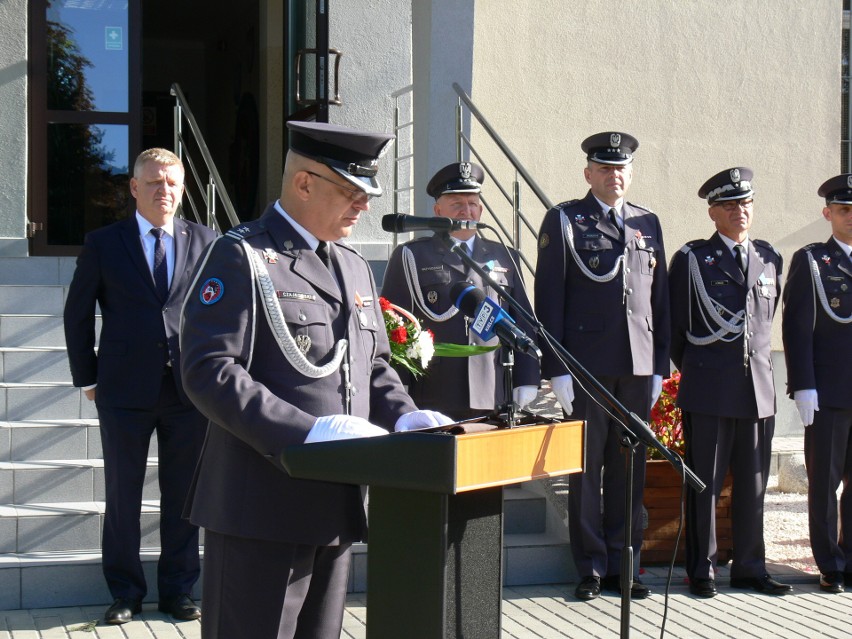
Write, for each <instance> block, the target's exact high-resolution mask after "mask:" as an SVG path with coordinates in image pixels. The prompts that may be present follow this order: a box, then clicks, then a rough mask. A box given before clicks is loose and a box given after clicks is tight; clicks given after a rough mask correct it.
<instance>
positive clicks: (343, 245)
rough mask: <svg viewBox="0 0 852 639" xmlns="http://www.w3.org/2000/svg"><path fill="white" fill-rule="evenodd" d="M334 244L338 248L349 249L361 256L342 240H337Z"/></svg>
mask: <svg viewBox="0 0 852 639" xmlns="http://www.w3.org/2000/svg"><path fill="white" fill-rule="evenodd" d="M334 245H335V246H336V247H337V248H339V249H343V250H346V251H349V252H350V253H354V254H355V255H358V256H359V257H360V256H361V254H360V253H359V252H358V251H357V250H355V247H354V246H352V245H351V244H349V243H348V242H344V241H343V240H337V241H336V242H335V243H334Z"/></svg>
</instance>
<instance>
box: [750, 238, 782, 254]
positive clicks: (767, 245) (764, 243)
mask: <svg viewBox="0 0 852 639" xmlns="http://www.w3.org/2000/svg"><path fill="white" fill-rule="evenodd" d="M752 242H754V243H755V244H757V245H758V246H762V247H763V248H765V249H769V250H770V251H772V252H773V253H775V255H777V256H778V257H781V253H779V252H778V251H777V250H775V247H774V246H772V245H771V244H770V243H769V242H767V241H766V240H752Z"/></svg>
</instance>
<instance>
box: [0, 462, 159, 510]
mask: <svg viewBox="0 0 852 639" xmlns="http://www.w3.org/2000/svg"><path fill="white" fill-rule="evenodd" d="M158 480H159V469H158V467H157V458H156V457H153V458H149V459H148V468H147V470H146V472H145V484H144V487H143V490H142V497H143V499H153V498H157V497H159V485H158ZM104 498H105V488H104V468H103V460H101V459H81V460H59V461H48V460H45V461H28V462H0V504H14V505H16V506H24V505H28V504H45V503H48V504H51V503H62V502H86V501H103V500H104Z"/></svg>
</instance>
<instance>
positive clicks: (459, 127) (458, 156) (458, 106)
mask: <svg viewBox="0 0 852 639" xmlns="http://www.w3.org/2000/svg"><path fill="white" fill-rule="evenodd" d="M463 116H464V113H463V112H462V101H461V99H459V100H458V103H457V104H456V162H461V161H462V159H463V158H462V150H463V149H462V117H463Z"/></svg>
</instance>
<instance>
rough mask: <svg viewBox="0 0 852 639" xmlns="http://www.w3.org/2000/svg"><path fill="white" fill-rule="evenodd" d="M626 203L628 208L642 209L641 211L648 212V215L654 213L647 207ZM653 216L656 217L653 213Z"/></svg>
mask: <svg viewBox="0 0 852 639" xmlns="http://www.w3.org/2000/svg"><path fill="white" fill-rule="evenodd" d="M627 203H628V204H629V205H630V206H632V207H634V208H637V209H642V210H643V211H648V213H654V212H653V211H652V210H651V209H649V208H648V207H647V206H642V205H641V204H634V203H633V202H627ZM654 215H656V213H654Z"/></svg>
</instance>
